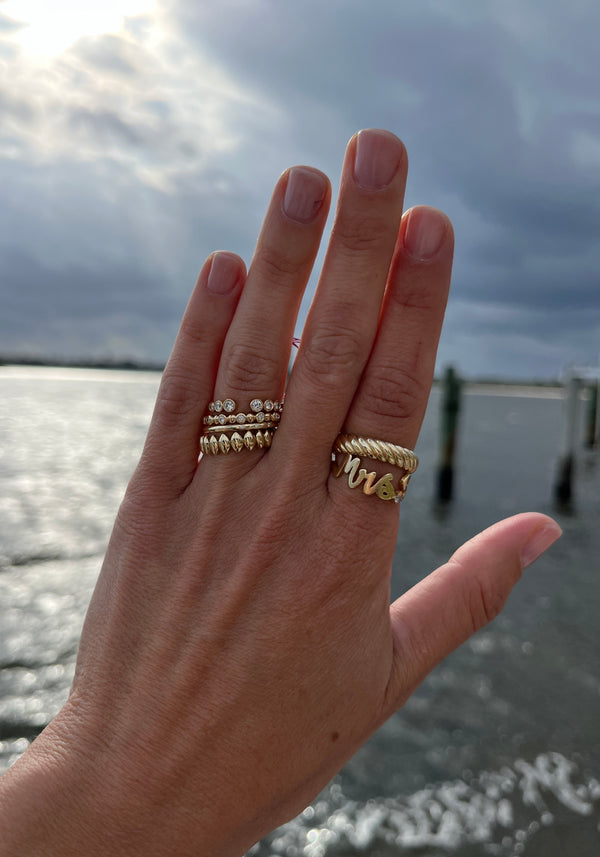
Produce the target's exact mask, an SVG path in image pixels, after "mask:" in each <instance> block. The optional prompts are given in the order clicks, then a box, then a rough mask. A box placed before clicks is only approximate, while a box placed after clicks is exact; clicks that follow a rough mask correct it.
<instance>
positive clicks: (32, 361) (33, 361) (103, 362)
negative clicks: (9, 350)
mask: <svg viewBox="0 0 600 857" xmlns="http://www.w3.org/2000/svg"><path fill="white" fill-rule="evenodd" d="M3 366H45V367H48V368H50V369H116V370H120V371H124V370H125V371H128V372H162V371H163V370H164V368H165V364H164V363H153V362H151V361H148V362H144V361H139V360H116V359H115V360H111V359H109V358H105V359H99V360H60V359H56V360H50V359H47V358H43V357H10V356H5V357H0V368H2V367H3Z"/></svg>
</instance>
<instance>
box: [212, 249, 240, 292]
mask: <svg viewBox="0 0 600 857" xmlns="http://www.w3.org/2000/svg"><path fill="white" fill-rule="evenodd" d="M239 276H240V263H239V260H238V257H237V256H233V255H232V254H231V253H215V254H214V256H213V257H212V262H211V265H210V271H209V272H208V279H207V281H206V288H207V289H208V291H209V292H213V294H216V295H226V294H228V293H229V292H232V291H233V290H234V288H235V286H236V284H237V282H238V279H239Z"/></svg>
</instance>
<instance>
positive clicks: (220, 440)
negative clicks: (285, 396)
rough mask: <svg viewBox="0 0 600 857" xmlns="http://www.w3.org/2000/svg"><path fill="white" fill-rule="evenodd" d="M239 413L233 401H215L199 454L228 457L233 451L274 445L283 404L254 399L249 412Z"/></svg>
mask: <svg viewBox="0 0 600 857" xmlns="http://www.w3.org/2000/svg"><path fill="white" fill-rule="evenodd" d="M237 411H238V408H237V404H236V402H235V401H234V400H233V399H230V398H227V399H222V400H221V399H216V400H215V401H214V402H211V403H210V404H209V406H208V414H207V415H206V416H205V417H204V420H203V422H204V426H205V428H204V433H203V436H202V437H201V438H200V451H201V452H202V453H203V454H204V455H227V454H228V453H230V452H232V451H233V452H241V451H242V450H243V449H255V448H257V449H263V448H265V447H266V448H267V449H268V448H269V447H270V446H271V442H272V440H273V435H274V434H275V431H276V430H277V426H278V425H279V420H280V419H281V414H282V411H283V402H282V401H281V402H280V401H277V400H273V399H264V400H263V399H258V398H255V399H252V401H251V402H250V408H249V411H250V412H249V413H248V412H247V411H246V410H243V411H240V412H239V413H238V412H237Z"/></svg>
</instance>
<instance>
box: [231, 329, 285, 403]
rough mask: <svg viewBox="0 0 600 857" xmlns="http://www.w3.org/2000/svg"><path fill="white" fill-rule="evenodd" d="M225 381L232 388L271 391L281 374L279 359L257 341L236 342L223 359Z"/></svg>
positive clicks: (259, 391)
mask: <svg viewBox="0 0 600 857" xmlns="http://www.w3.org/2000/svg"><path fill="white" fill-rule="evenodd" d="M225 367H226V376H227V383H228V385H230V388H231V389H234V390H238V389H239V390H251V391H253V392H256V393H257V394H258V393H261V392H262V393H265V394H267V393H271V392H272V388H273V385H274V383H275V381H276V379H278V378H279V376H280V374H281V366H280V362H279V360H278V359H277V358H276V357H275V356H274V355H271V354H269V353H268V352H267V351H265V350H264V345H262V344H261V343H259V342H257V343H256V344H252V343H250V342H244V343H236V344H234V345H232V347H231V350H230V351H229V353H228V354H227V357H226V359H225Z"/></svg>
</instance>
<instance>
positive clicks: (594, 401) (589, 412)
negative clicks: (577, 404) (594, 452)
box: [585, 381, 598, 449]
mask: <svg viewBox="0 0 600 857" xmlns="http://www.w3.org/2000/svg"><path fill="white" fill-rule="evenodd" d="M585 417H586V419H585V445H586V446H587V447H588V449H593V448H594V447H595V446H596V426H597V423H598V382H597V381H593V382H592V383H591V384H590V386H589V387H588V400H587V407H586V412H585Z"/></svg>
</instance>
